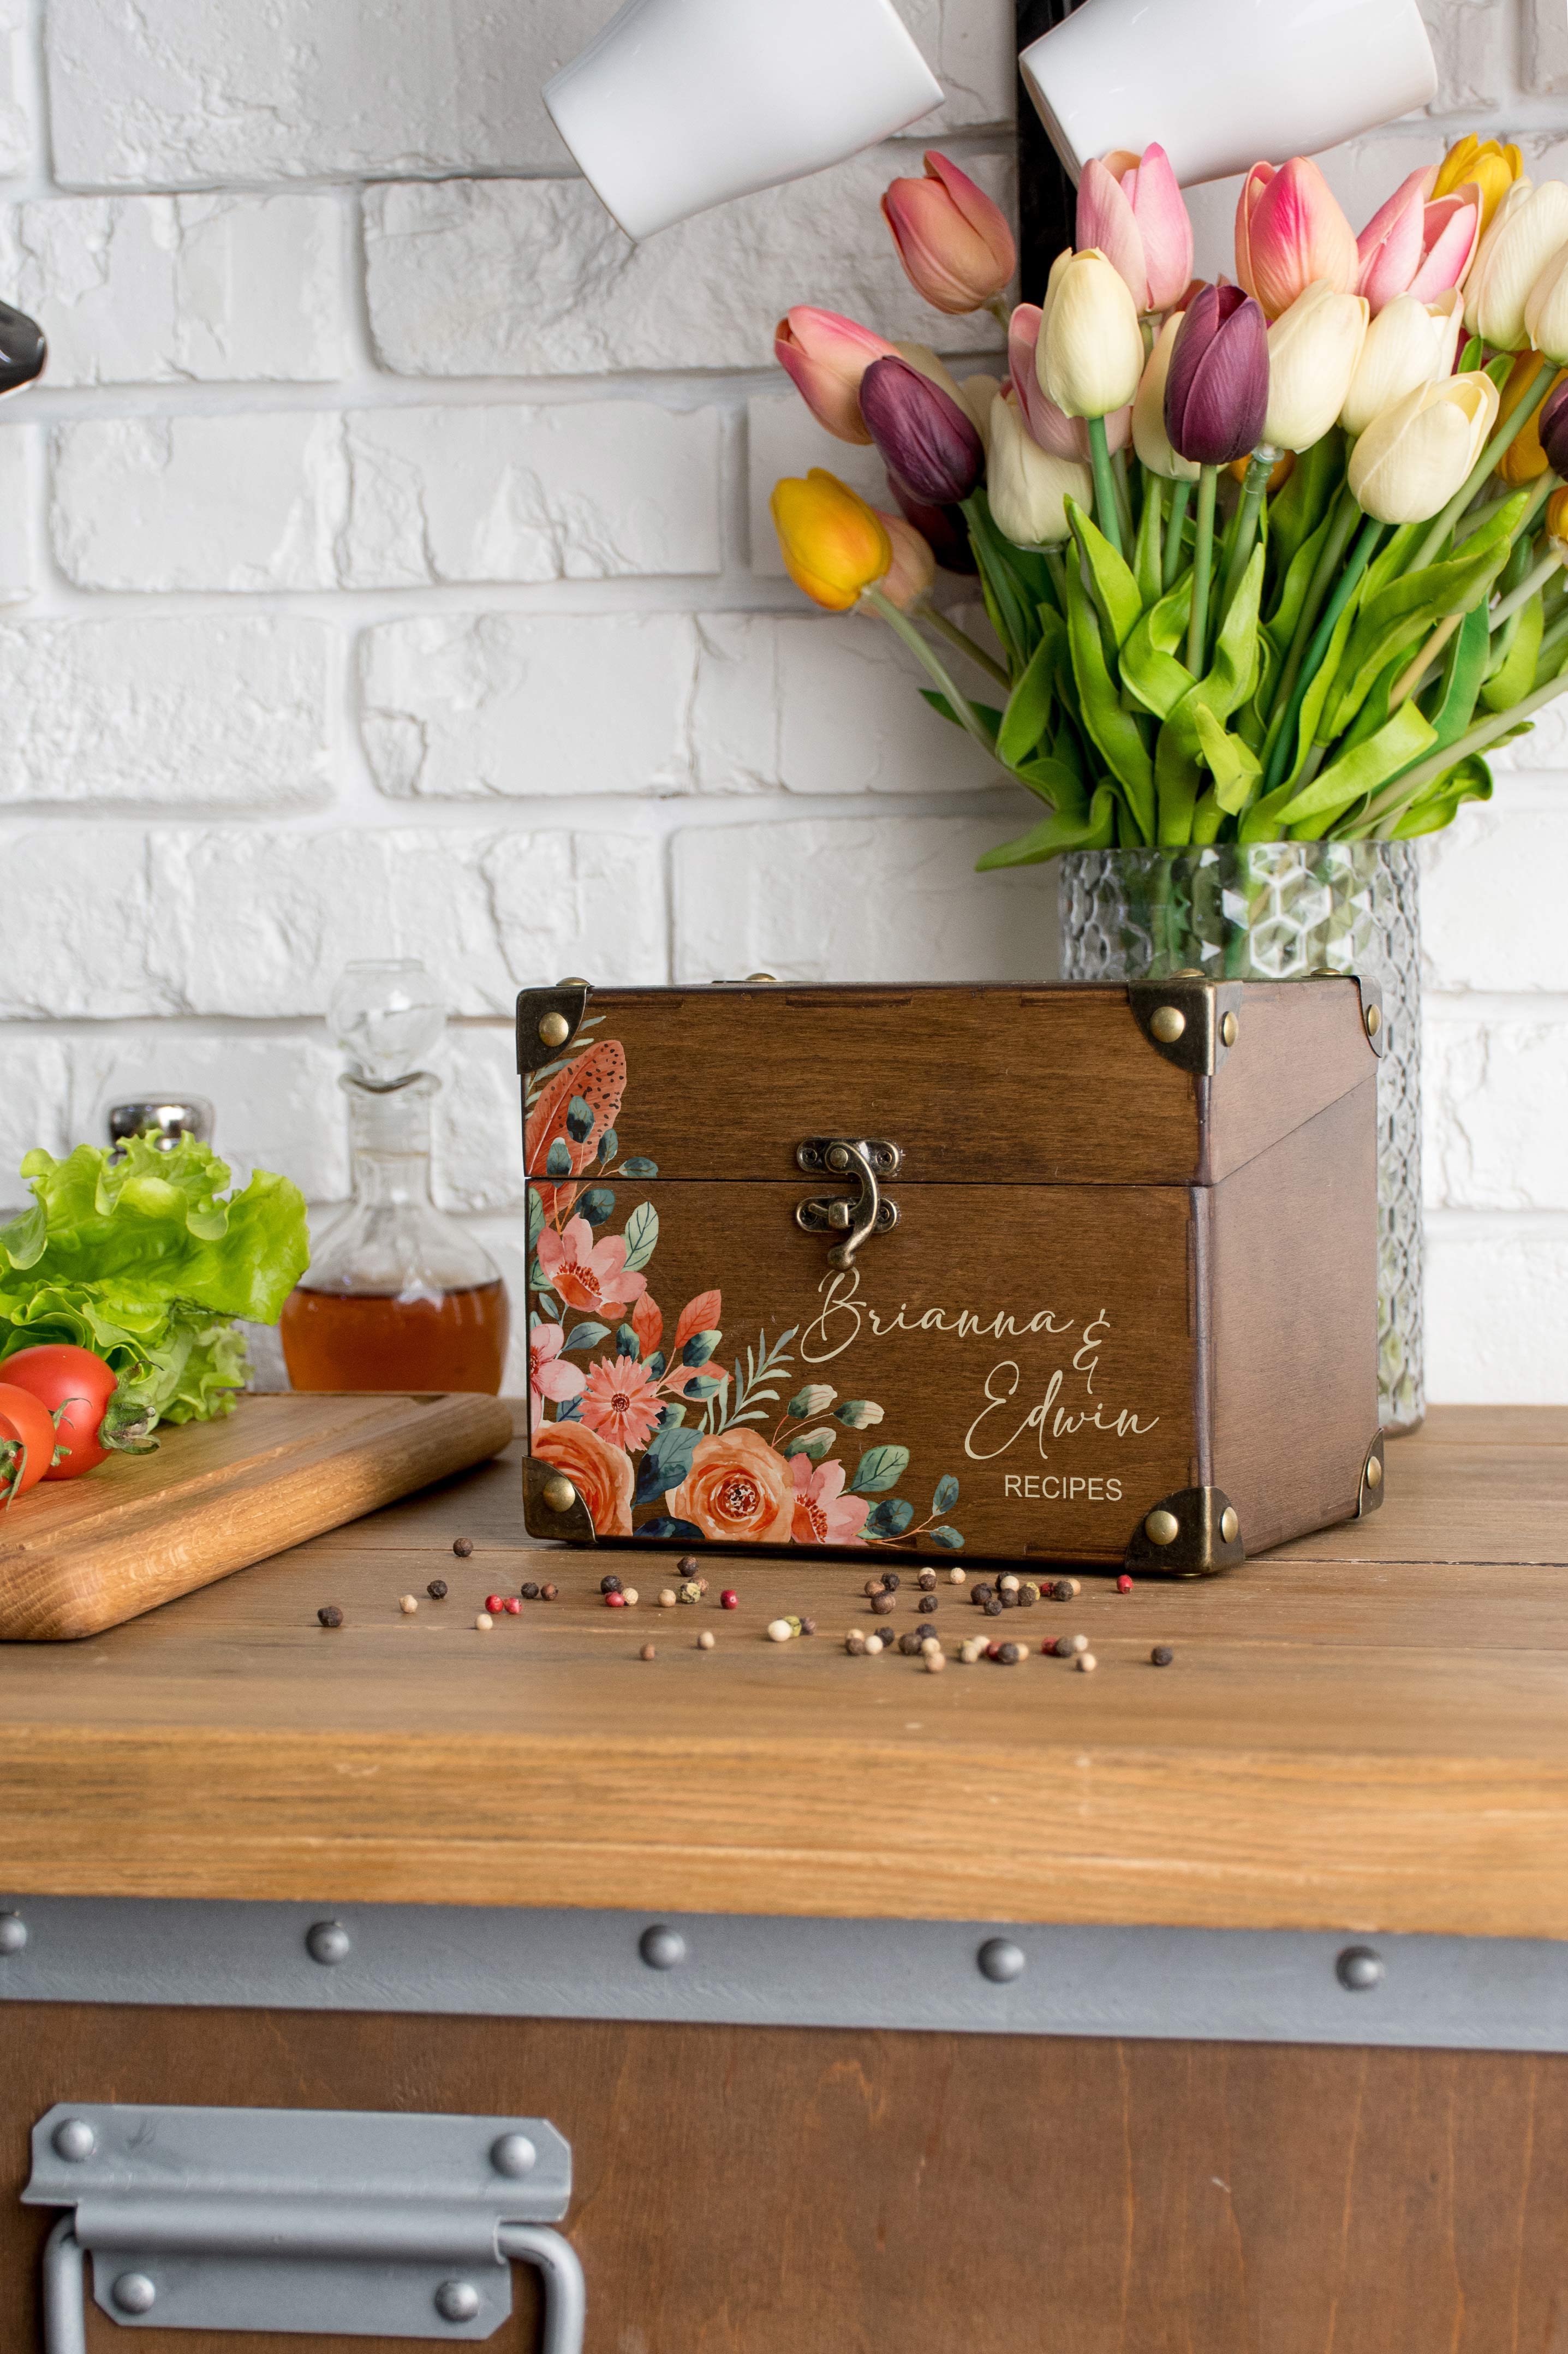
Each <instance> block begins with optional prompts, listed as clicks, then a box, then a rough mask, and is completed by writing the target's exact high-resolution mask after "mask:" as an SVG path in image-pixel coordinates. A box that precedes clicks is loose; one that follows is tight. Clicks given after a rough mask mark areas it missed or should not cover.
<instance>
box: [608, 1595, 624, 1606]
mask: <svg viewBox="0 0 1568 2354" xmlns="http://www.w3.org/2000/svg"><path fill="white" fill-rule="evenodd" d="M604 1606H605V1608H606V1609H607V1610H624V1609H625V1607H626V1596H625V1595H624V1594H607V1595H606V1596H605V1597H604Z"/></svg>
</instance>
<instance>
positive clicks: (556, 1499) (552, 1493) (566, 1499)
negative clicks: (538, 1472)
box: [539, 1471, 577, 1512]
mask: <svg viewBox="0 0 1568 2354" xmlns="http://www.w3.org/2000/svg"><path fill="white" fill-rule="evenodd" d="M539 1493H540V1494H541V1495H542V1496H543V1497H544V1499H545V1501H546V1504H548V1506H549V1508H550V1510H551V1511H552V1512H569V1511H571V1509H572V1506H573V1505H574V1504H575V1503H576V1502H577V1490H576V1489H575V1488H574V1487H573V1485H572V1483H571V1481H570V1480H569V1479H566V1478H565V1477H564V1476H563V1475H562V1473H560V1472H559V1471H552V1472H551V1474H550V1476H549V1478H548V1479H546V1482H545V1484H544V1486H543V1487H542V1488H541V1489H540V1490H539Z"/></svg>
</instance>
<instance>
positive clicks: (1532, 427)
mask: <svg viewBox="0 0 1568 2354" xmlns="http://www.w3.org/2000/svg"><path fill="white" fill-rule="evenodd" d="M1539 366H1541V355H1540V354H1539V353H1538V352H1520V355H1519V357H1518V358H1517V359H1516V360H1515V362H1514V364H1513V366H1512V367H1511V368H1510V370H1509V377H1508V382H1507V383H1506V384H1505V385H1504V387H1503V388H1502V406H1501V407H1500V408H1499V410H1498V423H1499V425H1506V424H1507V423H1508V420H1509V419H1510V417H1511V416H1512V415H1513V412H1514V410H1515V409H1516V408H1518V407H1519V404H1520V400H1521V399H1522V398H1523V397H1524V388H1525V387H1526V385H1527V384H1531V383H1533V382H1534V380H1535V372H1536V370H1537V368H1538V367H1539ZM1563 383H1568V369H1564V370H1563V372H1562V373H1561V374H1560V375H1558V376H1555V377H1554V378H1553V380H1552V383H1551V384H1550V385H1549V386H1548V387H1547V389H1548V391H1549V392H1555V391H1556V389H1557V387H1558V386H1559V385H1560V384H1563ZM1543 405H1544V404H1543V403H1540V402H1538V403H1537V404H1536V405H1535V406H1534V407H1533V408H1531V414H1530V418H1529V421H1528V422H1527V423H1526V425H1525V426H1524V428H1523V429H1522V431H1520V432H1519V433H1516V434H1515V436H1514V438H1513V440H1511V441H1510V443H1509V446H1508V448H1507V449H1506V450H1505V451H1503V454H1502V457H1501V459H1500V460H1499V463H1498V472H1499V475H1500V476H1501V478H1502V480H1503V481H1504V482H1506V483H1507V484H1508V486H1509V488H1510V491H1517V490H1518V489H1519V488H1520V485H1521V484H1522V483H1525V482H1539V481H1540V480H1541V477H1542V474H1544V473H1545V472H1546V452H1545V451H1544V450H1543V449H1542V446H1541V410H1542V406H1543Z"/></svg>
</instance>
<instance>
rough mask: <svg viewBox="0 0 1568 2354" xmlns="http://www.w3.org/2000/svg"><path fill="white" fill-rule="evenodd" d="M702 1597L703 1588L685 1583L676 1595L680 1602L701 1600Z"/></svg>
mask: <svg viewBox="0 0 1568 2354" xmlns="http://www.w3.org/2000/svg"><path fill="white" fill-rule="evenodd" d="M702 1598H703V1596H702V1589H701V1587H700V1586H696V1585H683V1586H682V1588H681V1591H680V1593H679V1595H678V1596H676V1599H677V1601H680V1602H700V1601H701V1600H702Z"/></svg>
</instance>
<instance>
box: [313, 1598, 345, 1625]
mask: <svg viewBox="0 0 1568 2354" xmlns="http://www.w3.org/2000/svg"><path fill="white" fill-rule="evenodd" d="M316 1617H318V1618H319V1619H320V1620H321V1622H322V1625H323V1627H341V1626H342V1625H343V1612H342V1611H341V1610H340V1609H339V1608H338V1606H337V1604H336V1603H335V1602H328V1603H325V1604H323V1606H322V1608H321V1609H320V1610H318V1611H317V1612H316Z"/></svg>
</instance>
